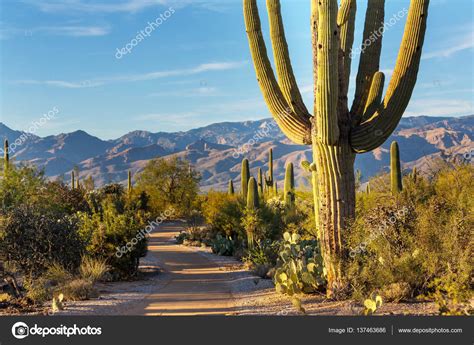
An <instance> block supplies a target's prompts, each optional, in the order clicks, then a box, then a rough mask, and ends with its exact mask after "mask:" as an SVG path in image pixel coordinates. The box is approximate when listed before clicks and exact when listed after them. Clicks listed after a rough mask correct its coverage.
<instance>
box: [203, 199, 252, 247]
mask: <svg viewBox="0 0 474 345" xmlns="http://www.w3.org/2000/svg"><path fill="white" fill-rule="evenodd" d="M201 207H202V215H203V217H204V220H205V222H206V224H208V225H209V227H210V228H212V230H213V231H214V232H215V233H216V234H217V233H221V234H222V235H224V236H231V237H233V238H237V237H242V235H243V229H242V225H241V223H240V220H241V218H242V216H243V209H244V207H243V204H242V203H241V202H239V199H238V197H237V196H236V195H228V194H227V193H222V192H213V191H211V192H209V193H208V194H207V195H206V196H205V197H204V199H203V200H202V203H201Z"/></svg>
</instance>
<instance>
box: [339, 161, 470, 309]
mask: <svg viewBox="0 0 474 345" xmlns="http://www.w3.org/2000/svg"><path fill="white" fill-rule="evenodd" d="M409 180H411V178H410V177H407V180H405V186H404V190H403V192H402V193H398V195H397V197H396V198H393V197H391V196H390V195H389V193H390V192H389V189H385V191H384V192H381V191H380V190H379V191H377V192H372V193H370V194H366V193H360V194H359V195H358V201H357V205H358V212H357V213H358V216H357V218H356V220H355V221H354V222H353V224H352V226H351V227H350V231H349V236H348V241H347V246H348V252H349V259H348V261H347V265H346V268H345V269H346V272H347V273H346V274H347V279H348V283H349V285H350V286H351V287H352V288H353V296H354V297H355V298H357V299H360V298H362V297H363V296H367V295H370V294H372V293H375V292H377V293H379V294H381V295H382V296H389V298H390V299H392V300H400V299H408V298H412V297H415V296H419V295H423V294H427V293H429V292H430V291H431V290H432V289H433V288H432V287H431V284H432V283H433V281H435V280H436V279H437V278H441V277H444V276H446V275H447V274H449V272H454V274H455V275H456V277H457V279H456V288H455V289H456V291H457V292H459V293H460V294H463V293H464V292H465V291H467V290H469V287H468V282H469V281H470V278H469V277H470V276H472V267H473V265H472V258H471V252H470V238H471V231H472V229H473V228H474V224H473V218H472V216H471V215H472V210H473V208H474V204H473V201H472V195H473V194H474V184H473V182H472V181H473V180H474V167H472V166H470V165H455V166H451V167H449V166H445V167H444V168H442V169H441V170H440V171H439V172H437V173H436V174H435V175H434V176H432V177H431V179H430V180H427V179H425V178H423V177H422V176H418V178H417V181H416V182H414V181H411V182H410V181H409Z"/></svg>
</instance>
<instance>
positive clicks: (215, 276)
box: [127, 224, 235, 315]
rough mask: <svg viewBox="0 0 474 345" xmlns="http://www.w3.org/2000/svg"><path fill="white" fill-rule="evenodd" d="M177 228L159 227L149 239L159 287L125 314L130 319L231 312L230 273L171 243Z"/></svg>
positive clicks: (197, 254)
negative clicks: (136, 316) (159, 277)
mask: <svg viewBox="0 0 474 345" xmlns="http://www.w3.org/2000/svg"><path fill="white" fill-rule="evenodd" d="M181 229H182V225H180V224H163V225H161V226H160V227H159V228H158V229H157V230H156V231H155V232H153V233H152V234H151V236H150V238H149V242H148V250H149V255H152V256H153V257H154V259H156V261H157V262H158V263H159V264H160V267H161V269H162V270H163V273H162V274H161V281H162V284H160V285H161V287H160V288H159V289H158V290H157V291H155V292H153V293H152V294H150V295H148V296H147V297H146V298H145V299H144V300H142V301H140V302H137V303H136V304H135V305H134V306H133V307H132V308H130V309H129V310H128V311H127V314H129V315H130V314H132V315H229V314H233V312H234V307H235V304H234V298H233V296H232V292H231V287H230V282H231V280H232V278H231V275H232V273H231V272H226V271H223V270H222V269H221V268H220V267H219V266H218V265H217V264H216V263H214V262H213V261H211V260H209V259H208V258H206V257H205V256H203V255H201V254H200V253H198V252H196V251H195V250H193V249H192V248H188V247H185V246H180V245H177V244H175V243H174V236H176V235H177V233H179V231H180V230H181Z"/></svg>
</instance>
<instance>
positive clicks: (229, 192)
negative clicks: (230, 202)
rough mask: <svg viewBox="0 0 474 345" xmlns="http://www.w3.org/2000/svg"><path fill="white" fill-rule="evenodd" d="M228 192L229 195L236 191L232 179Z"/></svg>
mask: <svg viewBox="0 0 474 345" xmlns="http://www.w3.org/2000/svg"><path fill="white" fill-rule="evenodd" d="M227 193H228V194H229V195H234V193H235V191H234V182H232V180H229V186H228V188H227Z"/></svg>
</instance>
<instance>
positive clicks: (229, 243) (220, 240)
mask: <svg viewBox="0 0 474 345" xmlns="http://www.w3.org/2000/svg"><path fill="white" fill-rule="evenodd" d="M211 249H212V252H213V253H214V254H217V255H223V256H232V255H233V254H234V251H235V245H234V241H233V240H232V238H230V237H224V236H222V235H221V234H217V236H216V238H215V239H214V240H213V241H212V244H211Z"/></svg>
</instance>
